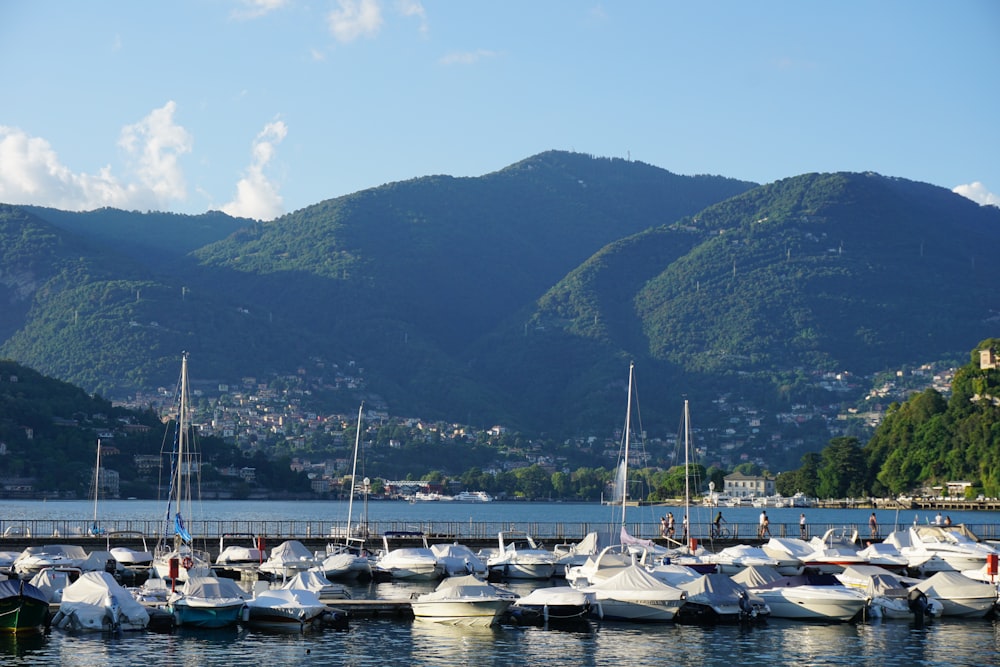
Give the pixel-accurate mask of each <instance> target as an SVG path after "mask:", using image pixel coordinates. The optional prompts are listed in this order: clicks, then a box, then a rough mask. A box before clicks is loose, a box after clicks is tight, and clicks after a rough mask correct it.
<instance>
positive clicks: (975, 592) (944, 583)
mask: <svg viewBox="0 0 1000 667" xmlns="http://www.w3.org/2000/svg"><path fill="white" fill-rule="evenodd" d="M913 588H916V589H918V590H920V591H923V592H924V594H925V595H927V596H928V597H933V598H938V599H941V600H952V599H956V598H988V597H991V596H992V597H993V598H996V596H997V588H996V586H994V585H993V584H989V583H986V582H983V581H975V580H973V579H969V578H968V577H967V576H965V575H964V574H962V573H961V572H938V573H937V574H935V575H933V576H931V577H928V578H927V579H924V580H923V581H921V582H920V583H918V584H917V585H916V586H914V587H913Z"/></svg>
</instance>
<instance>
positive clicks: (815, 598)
mask: <svg viewBox="0 0 1000 667" xmlns="http://www.w3.org/2000/svg"><path fill="white" fill-rule="evenodd" d="M750 594H751V597H753V598H755V599H758V600H760V601H762V602H764V603H766V604H767V606H768V607H769V608H770V609H771V617H772V618H789V619H796V620H803V621H849V620H851V619H853V618H854V617H855V616H857V615H858V614H860V613H861V612H862V611H863V610H864V609H865V607H866V606H867V604H868V596H867V595H865V594H864V593H862V592H860V591H857V590H854V589H852V588H849V587H847V586H845V585H843V584H842V583H840V581H838V580H837V579H836V578H835V577H834V576H833V575H831V574H818V575H797V576H792V577H782V578H781V579H778V580H777V581H773V582H771V583H769V584H765V585H764V586H763V587H759V588H754V589H751V590H750Z"/></svg>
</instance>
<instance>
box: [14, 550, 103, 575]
mask: <svg viewBox="0 0 1000 667" xmlns="http://www.w3.org/2000/svg"><path fill="white" fill-rule="evenodd" d="M85 560H87V552H86V551H84V549H83V547H81V546H78V545H76V544H46V545H42V546H36V547H27V548H26V549H25V550H24V551H22V552H21V554H20V555H19V556H18V557H17V558H16V559H15V560H14V563H13V566H12V568H11V569H13V571H14V574H16V575H18V576H19V577H21V578H22V579H29V578H31V577H33V576H34V575H36V574H38V573H39V572H40V571H41V570H43V569H45V568H47V567H75V568H79V567H80V565H81V564H82V563H83V562H84V561H85Z"/></svg>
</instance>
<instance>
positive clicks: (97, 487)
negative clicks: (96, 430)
mask: <svg viewBox="0 0 1000 667" xmlns="http://www.w3.org/2000/svg"><path fill="white" fill-rule="evenodd" d="M100 497H101V439H100V438H98V439H97V463H96V464H95V465H94V521H93V522H92V523H91V524H90V530H88V531H87V532H88V533H89V534H90V535H91V536H92V537H97V536H98V535H103V534H104V529H103V528H101V527H100V525H99V524H98V523H97V501H98V499H99V498H100Z"/></svg>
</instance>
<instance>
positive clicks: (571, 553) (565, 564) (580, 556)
mask: <svg viewBox="0 0 1000 667" xmlns="http://www.w3.org/2000/svg"><path fill="white" fill-rule="evenodd" d="M599 545H600V540H599V539H598V535H597V533H596V532H593V531H591V532H589V533H587V534H586V535H585V536H584V537H583V539H582V540H580V541H579V542H573V543H567V544H557V545H555V546H554V547H552V553H553V554H555V556H556V576H564V575H565V574H566V570H567V569H569V568H571V567H576V566H577V565H583V564H584V563H585V562H586V561H587V559H588V558H590V557H591V556H594V555H596V554H597V553H598V552H599Z"/></svg>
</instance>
